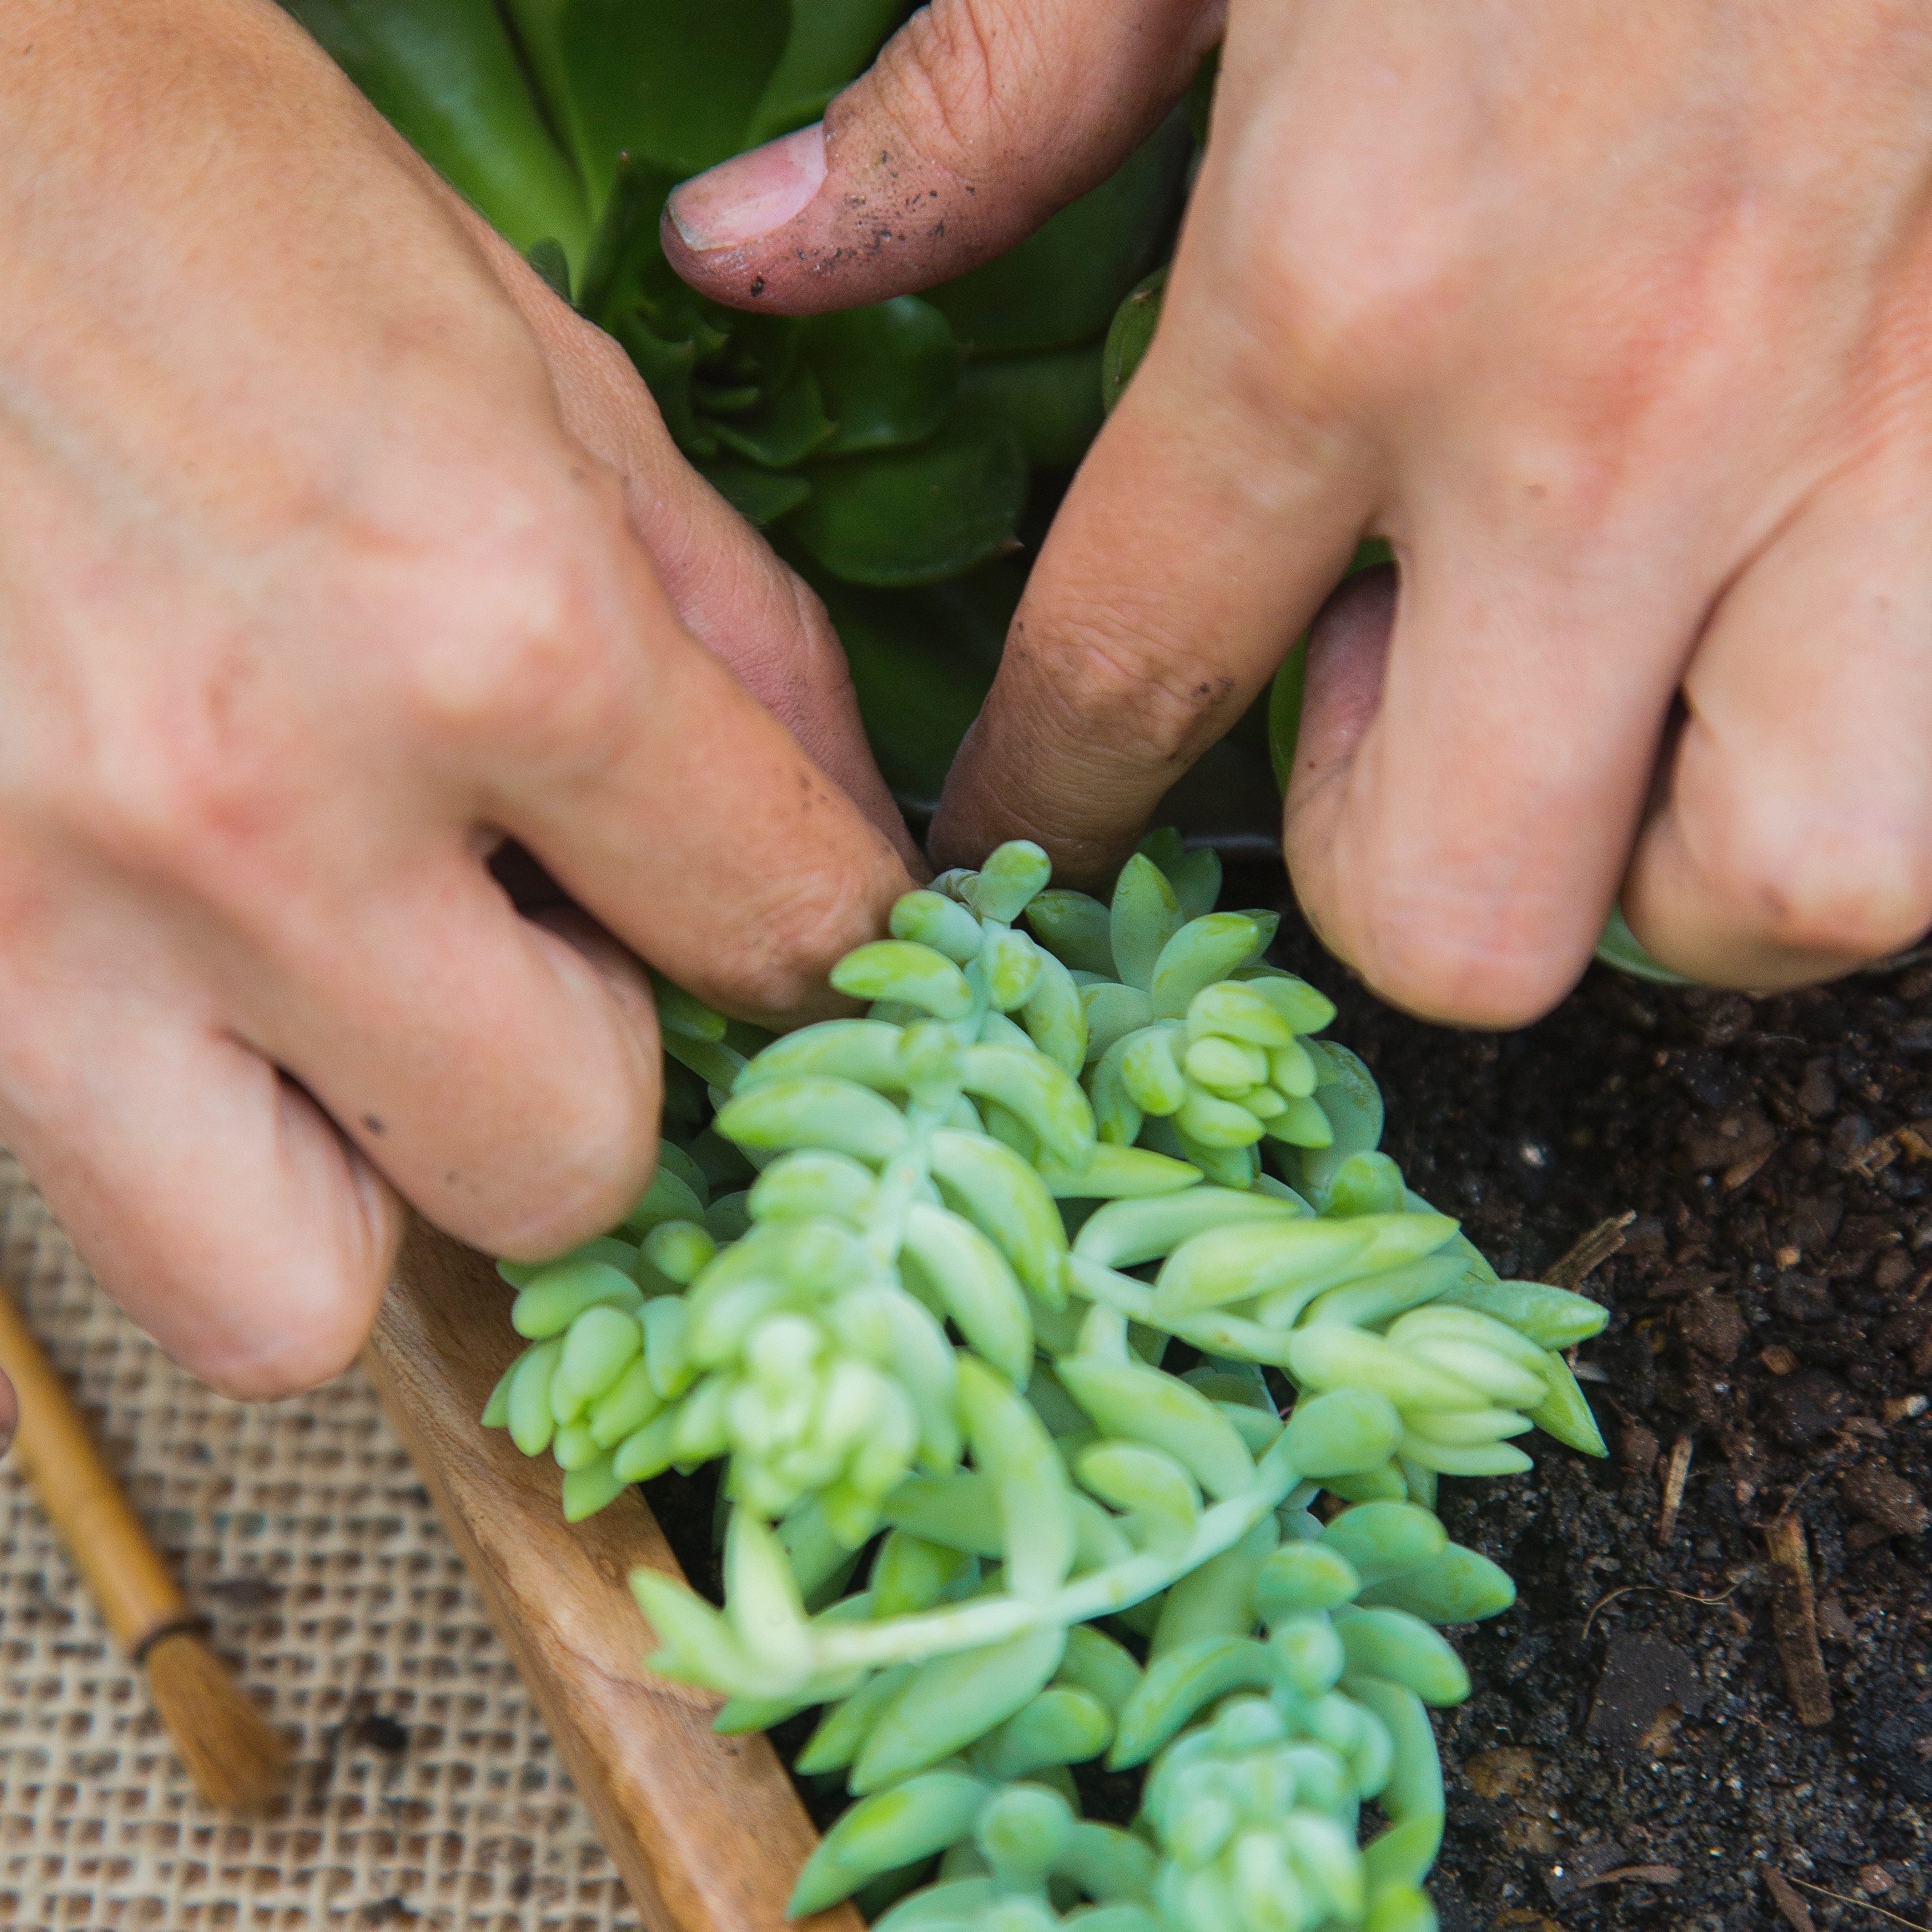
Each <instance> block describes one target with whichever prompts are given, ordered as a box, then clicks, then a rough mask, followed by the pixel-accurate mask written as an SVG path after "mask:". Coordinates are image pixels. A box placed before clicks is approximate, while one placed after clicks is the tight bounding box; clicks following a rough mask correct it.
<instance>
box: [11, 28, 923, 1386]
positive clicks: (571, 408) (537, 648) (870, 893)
mask: <svg viewBox="0 0 1932 1932" xmlns="http://www.w3.org/2000/svg"><path fill="white" fill-rule="evenodd" d="M6 26H7V50H6V55H5V62H4V65H0V112H3V113H4V118H5V124H6V126H7V142H6V145H5V150H4V151H0V275H4V282H5V287H6V289H7V298H6V300H5V302H4V304H0V503H4V504H5V505H6V506H7V507H6V512H5V517H4V520H0V719H4V721H5V722H4V727H0V935H4V937H0V1136H4V1138H5V1140H6V1141H7V1143H8V1144H9V1145H11V1146H12V1147H13V1149H14V1150H15V1151H16V1152H17V1154H19V1155H20V1158H21V1160H23V1163H24V1164H25V1165H26V1167H27V1168H28V1171H29V1172H31V1174H32V1175H34V1178H35V1179H36V1180H37V1182H38V1183H39V1184H40V1187H42V1188H43V1190H44V1191H45V1193H46V1196H47V1198H48V1200H49V1203H50V1205H52V1208H53V1210H54V1211H55V1213H56V1214H58V1216H59V1217H60V1218H61V1219H62V1221H63V1223H65V1226H66V1227H67V1228H68V1230H69V1232H71V1235H73V1237H74V1240H75V1241H76V1243H77V1246H78V1247H80V1250H81V1251H82V1253H83V1254H84V1255H85V1256H86V1258H87V1259H88V1260H89V1262H90V1263H91V1264H92V1266H93V1268H95V1271H96V1272H97V1274H98V1275H99V1277H101V1281H102V1283H104V1286H106V1287H107V1289H109V1290H110V1292H112V1293H113V1294H114V1295H115V1296H116V1297H117V1298H118V1299H119V1300H120V1301H122V1302H123V1303H124V1304H125V1306H126V1307H127V1309H128V1310H129V1311H130V1313H132V1314H133V1316H134V1317H135V1318H136V1320H138V1321H139V1322H141V1323H142V1325H144V1326H145V1327H146V1328H148V1329H149V1330H150V1331H151V1332H152V1333H153V1334H154V1335H155V1336H156V1337H157V1339H158V1340H160V1342H161V1343H163V1346H166V1348H168V1349H169V1350H170V1351H171V1352H172V1353H173V1354H174V1355H176V1356H177V1357H178V1358H179V1359H180V1360H181V1361H183V1362H184V1363H185V1364H187V1365H188V1366H189V1367H192V1368H193V1369H195V1370H197V1371H198V1372H199V1373H202V1375H204V1376H207V1377H208V1379H210V1380H211V1381H213V1382H215V1383H217V1385H220V1386H221V1387H223V1388H226V1389H228V1390H229V1391H232V1392H233V1393H236V1394H250V1395H261V1394H275V1393H278V1392H281V1391H287V1390H289V1389H292V1388H299V1387H301V1386H303V1385H307V1384H308V1383H311V1382H314V1381H316V1380H318V1379H320V1378H322V1377H323V1376H327V1375H329V1374H330V1373H333V1372H334V1371H335V1370H337V1369H338V1368H339V1367H341V1366H342V1364H344V1362H346V1361H347V1360H348V1358H350V1355H352V1354H353V1352H354V1351H355V1349H356V1348H357V1346H359V1344H360V1342H361V1340H362V1337H363V1335H364V1334H365V1332H366V1331H367V1329H368V1325H369V1322H370V1321H371V1318H372V1316H373V1313H374V1308H375V1305H376V1303H377V1300H378V1298H380V1295H381V1293H382V1290H383V1286H384V1283H385V1282H386V1279H387V1277H388V1273H389V1267H390V1264H391V1262H392V1259H393V1257H394V1254H395V1247H396V1244H397V1242H398V1239H399V1238H400V1235H401V1226H402V1219H403V1213H404V1208H403V1202H404V1201H407V1202H413V1203H414V1205H416V1207H417V1208H419V1209H420V1210H421V1211H422V1212H423V1214H425V1215H426V1216H427V1217H428V1218H429V1219H430V1220H432V1221H434V1222H435V1223H437V1224H438V1225H439V1226H442V1227H443V1228H445V1229H448V1230H449V1232H452V1233H453V1234H455V1235H458V1236H460V1237H461V1238H463V1239H464V1240H466V1241H471V1242H473V1243H475V1244H477V1245H478V1246H479V1247H484V1248H487V1249H488V1250H491V1251H492V1252H494V1253H499V1254H503V1255H507V1256H518V1257H525V1258H530V1257H536V1256H542V1255H544V1254H547V1253H553V1252H556V1250H559V1249H560V1248H562V1247H567V1246H568V1245H569V1244H571V1243H572V1242H574V1241H577V1240H579V1239H580V1238H583V1237H585V1236H586V1235H589V1234H591V1233H592V1232H595V1231H596V1230H597V1229H598V1228H600V1227H601V1226H606V1225H607V1224H608V1223H610V1221H612V1220H614V1219H616V1217H617V1216H618V1215H619V1214H621V1213H622V1211H623V1210H624V1209H625V1207H627V1206H628V1204H629V1202H631V1199H634V1196H635V1195H636V1193H637V1191H638V1190H639V1189H640V1187H642V1186H643V1183H644V1181H646V1178H648V1176H649V1172H650V1169H651V1166H652V1160H653V1158H654V1154H655V1139H656V1127H657V1112H658V1096H659V1074H658V1049H657V1034H656V1025H655V1017H654V1015H653V1013H652V1005H651V1000H650V996H649V986H648V983H647V980H646V977H645V975H644V974H643V970H642V968H640V966H639V965H637V961H636V959H634V958H633V957H632V956H631V954H632V953H635V954H636V955H637V956H640V957H642V958H643V959H648V960H649V961H650V962H652V964H653V965H656V966H658V967H659V968H661V969H662V970H663V971H664V972H665V973H667V974H669V975H670V977H672V978H673V979H675V980H678V981H679V982H680V983H682V984H683V985H685V986H688V987H689V988H690V989H691V991H692V992H694V993H696V994H697V995H700V997H701V998H705V999H706V1000H709V1001H712V1002H713V1003H714V1004H717V1005H718V1006H720V1007H723V1008H724V1009H726V1010H729V1011H732V1012H734V1013H739V1014H741V1015H744V1016H750V1017H762V1018H766V1019H778V1018H781V1017H784V1016H792V1015H797V1014H799V1013H805V1012H809V1011H811V1010H813V1009H814V1007H815V1006H816V1005H817V1003H818V1002H819V1001H820V1000H821V999H822V998H823V984H824V981H823V975H824V971H825V969H826V967H827V966H828V965H829V963H830V962H832V960H833V959H835V958H836V957H837V956H838V954H839V953H841V952H842V951H844V950H845V949H846V948H847V947H850V945H852V944H855V943H856V942H857V941H859V940H862V939H863V938H867V937H869V936H871V935H872V934H873V933H874V932H876V931H877V928H878V925H879V922H880V919H882V917H883V913H884V912H885V910H886V907H888V906H889V904H890V902H891V901H892V898H893V897H894V896H895V894H897V893H898V892H900V891H901V890H903V889H904V888H905V886H906V885H907V883H908V880H907V874H906V871H905V867H904V863H903V862H902V860H903V859H907V858H910V856H912V855H911V850H910V846H909V845H908V844H907V843H906V841H905V839H904V832H903V829H902V828H900V827H898V825H897V820H896V817H895V814H893V812H892V805H891V802H890V800H889V798H888V796H886V792H885V789H884V787H883V784H881V782H880V780H879V778H878V777H877V773H876V772H875V771H874V770H873V769H872V767H871V763H870V761H869V759H868V757H867V754H866V753H865V749H864V744H863V739H862V736H861V735H860V733H859V727H858V721H857V716H856V708H855V706H854V705H853V701H852V697H851V692H850V685H849V682H848V681H847V679H846V676H845V673H844V664H843V661H842V660H841V658H840V657H839V655H838V649H837V645H836V643H835V640H834V639H833V637H832V634H831V632H830V630H829V626H828V625H826V622H825V619H824V616H823V612H822V611H820V610H819V609H818V608H817V605H816V604H815V603H814V601H813V600H812V599H811V597H810V595H809V594H808V593H807V592H805V590H804V589H803V588H802V586H800V585H799V583H797V581H796V579H794V578H793V577H791V576H790V573H788V572H787V571H785V570H784V568H783V567H782V566H781V565H780V564H778V562H777V561H776V559H775V558H773V557H772V556H771V554H770V553H769V551H767V550H765V548H764V547H763V545H762V544H760V543H759V542H758V541H757V538H755V537H754V535H753V534H752V533H751V531H750V530H749V529H748V527H747V526H745V525H744V524H743V523H742V522H740V521H739V520H738V519H737V518H736V517H735V516H734V515H733V513H732V512H731V511H729V510H728V509H727V508H726V507H725V505H724V504H723V503H722V502H721V500H720V499H718V498H717V497H716V496H715V495H714V494H713V493H712V492H711V491H710V490H709V489H708V488H707V487H706V485H705V484H703V483H702V482H701V481H700V480H699V479H698V478H697V477H696V476H695V475H693V474H692V473H691V472H690V471H689V470H688V469H687V468H686V467H685V466H684V464H683V463H682V461H681V460H680V459H679V458H678V455H677V454H676V451H675V449H673V446H672V445H671V443H670V439H669V437H667V435H666V434H665V432H664V428H663V426H662V425H661V423H660V422H658V419H657V416H656V413H655V410H654V409H653V408H652V405H651V404H650V401H649V396H648V394H647V393H646V392H645V390H644V389H643V386H642V385H641V383H639V381H638V380H637V377H635V375H634V374H633V373H632V371H631V370H630V368H629V366H628V364H627V363H625V362H624V360H623V359H622V355H621V353H619V351H617V350H616V347H615V346H614V345H613V344H610V342H609V341H608V340H607V338H604V337H602V336H601V335H598V332H595V330H592V329H589V327H588V326H586V325H584V324H582V323H579V322H578V321H577V320H576V318H575V317H573V316H571V314H570V313H569V312H568V311H567V310H566V309H565V308H563V306H562V305H561V304H559V303H558V302H556V301H555V300H554V299H553V298H551V297H550V296H549V295H548V293H547V291H546V290H544V288H543V287H542V285H541V283H540V282H538V281H537V279H536V278H535V276H533V275H531V274H530V273H529V272H528V271H527V270H526V269H525V268H524V266H523V263H521V262H520V260H518V259H517V257H516V256H515V254H514V252H513V251H510V250H509V249H508V248H506V247H505V245H502V243H500V242H497V241H496V239H495V238H494V237H493V236H490V235H489V234H488V233H487V230H484V229H483V228H482V226H481V223H478V221H477V220H475V217H473V216H471V215H470V214H469V213H468V211H466V210H464V209H463V208H460V206H459V205H457V204H456V203H455V199H454V197H452V196H450V195H449V193H447V191H446V190H443V189H442V188H441V187H440V184H437V182H436V181H434V178H433V177H431V175H429V173H428V170H427V169H425V168H423V167H422V166H421V164H420V163H418V162H417V161H416V159H415V157H413V155H411V154H410V152H409V151H408V150H407V148H405V147H404V145H403V144H402V143H401V142H400V141H399V140H398V139H397V138H396V137H395V136H394V135H393V134H392V133H391V132H390V131H389V129H388V128H387V127H385V126H384V124H383V123H382V121H380V119H379V118H378V117H377V115H375V114H374V113H373V111H372V110H370V109H369V108H368V107H367V106H366V105H365V104H364V103H363V102H362V101H361V100H360V98H359V97H358V96H357V95H356V94H355V93H354V92H353V90H352V89H350V87H349V86H348V84H347V82H346V81H344V79H343V78H342V77H341V75H340V74H338V72H337V71H336V70H335V68H333V66H332V65H331V64H330V63H329V62H328V61H327V60H326V59H325V58H323V56H322V55H321V54H320V52H318V51H317V49H315V48H314V46H313V45H312V44H311V43H309V42H308V40H307V39H306V38H305V37H304V36H303V35H302V34H301V33H300V31H299V30H298V29H296V28H294V27H293V26H292V25H291V24H290V23H289V21H288V20H287V18H286V17H284V15H282V14H281V13H280V12H279V10H278V9H277V8H275V7H273V6H272V5H268V4H266V0H178V4H175V5H169V6H166V7H163V6H161V5H158V4H156V3H155V0H93V4H92V5H89V6H87V7H70V6H66V5H55V4H40V0H28V4H26V5H18V6H15V7H12V8H10V9H9V10H7V19H6ZM721 660H722V661H721ZM727 664H728V665H730V666H733V667H735V670H734V669H733V668H727ZM741 678H742V682H741ZM754 692H756V693H757V694H759V695H760V696H763V697H765V698H766V700H767V701H768V702H769V703H770V704H771V705H772V710H767V709H766V708H765V707H764V706H763V705H761V704H760V703H759V702H758V699H757V697H756V696H754ZM773 711H775V712H777V713H778V715H776V716H775V715H772V712H773ZM781 719H782V720H783V721H781ZM787 723H789V724H790V725H791V726H792V727H793V730H792V731H790V732H788V731H787V728H786V724H787ZM793 733H796V736H794V735H793ZM814 760H815V762H814ZM827 773H829V774H830V775H831V777H832V778H835V779H837V780H838V781H840V782H841V783H842V784H843V785H844V790H841V789H840V788H839V785H838V784H834V783H832V782H831V781H829V779H828V777H827V775H826V774H827ZM848 793H849V794H850V796H848V795H847V794H848ZM855 799H856V803H855V802H854V801H855ZM868 820H870V822H868ZM504 838H514V839H516V840H517V841H519V842H520V843H521V844H523V846H525V847H527V848H528V849H529V851H531V852H532V853H534V854H535V856H536V857H537V858H538V859H539V860H540V861H541V862H542V864H543V865H544V866H545V867H546V868H547V869H548V871H550V873H551V874H553V877H555V878H556V880H559V882H560V883H562V886H564V887H565V889H567V890H568V892H569V893H570V894H571V896H572V897H573V898H574V899H575V900H576V901H577V903H578V904H580V905H581V906H583V907H585V908H586V910H588V911H589V913H592V914H593V915H594V916H595V919H597V920H598V921H600V922H601V925H602V927H603V928H604V929H606V931H605V932H598V931H597V930H596V929H595V928H593V927H592V926H591V925H590V923H589V921H587V920H583V919H575V918H572V919H568V920H558V921H553V922H550V923H548V924H540V923H538V922H535V921H534V920H530V919H524V918H522V917H520V916H518V914H517V912H516V911H515V910H514V908H513V907H512V906H511V903H510V901H509V900H508V897H507V895H505V892H503V890H502V889H501V888H500V887H499V886H498V885H497V884H496V882H495V880H493V878H492V877H491V876H490V872H489V871H488V870H487V864H486V861H487V859H488V857H489V856H490V853H491V851H492V850H493V848H494V847H496V845H497V844H499V843H500V842H501V841H502V840H503V839H504ZM566 932H567V933H568V935H569V936H568V938H566V937H565V933H566ZM607 935H614V939H613V938H612V937H610V936H607ZM616 942H621V944H619V943H616ZM626 948H628V949H630V950H628V951H627V950H625V949H626Z"/></svg>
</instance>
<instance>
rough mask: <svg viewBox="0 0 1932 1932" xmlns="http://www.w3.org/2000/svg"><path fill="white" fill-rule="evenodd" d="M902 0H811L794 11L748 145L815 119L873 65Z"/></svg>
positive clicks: (747, 136) (750, 129) (754, 116)
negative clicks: (874, 57)
mask: <svg viewBox="0 0 1932 1932" xmlns="http://www.w3.org/2000/svg"><path fill="white" fill-rule="evenodd" d="M904 10H905V9H904V7H903V5H901V0H811V4H810V5H805V6H795V7H793V8H792V10H791V34H790V38H789V39H788V40H787V41H786V42H785V46H784V53H783V54H782V55H781V56H780V57H779V60H778V66H777V68H775V70H774V71H773V73H772V77H771V79H770V80H769V81H767V82H766V83H765V91H764V93H763V95H762V96H760V99H759V101H758V104H757V107H756V109H755V110H754V111H753V113H752V115H751V126H750V127H748V129H747V130H746V132H745V141H746V143H747V145H750V144H753V143H755V142H760V141H769V140H770V139H772V136H775V135H778V134H788V133H790V132H791V130H793V128H794V127H804V126H805V125H806V124H808V122H810V121H816V120H817V118H818V117H819V116H820V115H821V114H823V113H824V111H825V106H826V102H827V101H829V100H830V99H831V98H832V95H835V94H836V93H837V92H838V91H839V90H840V89H841V88H843V87H844V86H845V84H846V83H847V82H848V81H850V80H856V79H857V77H859V74H862V73H863V72H864V71H865V69H866V68H868V67H869V66H870V65H871V61H872V55H873V54H874V52H875V51H876V50H877V48H878V46H879V43H880V42H881V41H882V40H884V39H885V37H886V35H887V34H889V33H890V32H891V31H892V28H894V27H895V26H897V25H898V22H899V18H900V17H901V14H902V13H904Z"/></svg>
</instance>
